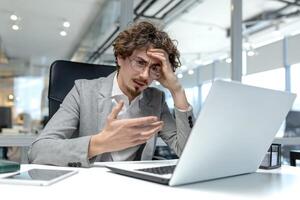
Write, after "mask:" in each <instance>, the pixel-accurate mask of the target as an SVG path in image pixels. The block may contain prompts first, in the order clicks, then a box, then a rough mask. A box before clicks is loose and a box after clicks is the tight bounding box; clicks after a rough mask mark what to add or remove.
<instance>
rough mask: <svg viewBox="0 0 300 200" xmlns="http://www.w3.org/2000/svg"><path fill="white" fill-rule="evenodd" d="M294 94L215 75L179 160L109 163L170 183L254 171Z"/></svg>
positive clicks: (122, 171) (134, 174) (127, 172)
mask: <svg viewBox="0 0 300 200" xmlns="http://www.w3.org/2000/svg"><path fill="white" fill-rule="evenodd" d="M295 98H296V95H295V94H291V93H288V92H283V91H275V90H270V89H264V88H259V87H254V86H248V85H244V84H241V83H239V82H233V81H231V82H228V81H222V80H216V81H214V83H213V84H212V87H211V90H210V92H209V94H208V96H207V98H206V101H205V103H204V105H203V107H202V110H201V112H200V114H199V116H198V118H197V120H196V122H195V124H194V127H193V129H192V131H191V133H190V136H189V139H188V141H187V143H186V145H185V148H184V150H183V152H182V155H181V157H180V159H179V160H171V161H168V160H167V161H165V163H164V161H162V162H158V163H157V162H155V161H153V163H152V162H151V161H150V162H147V163H144V164H138V163H127V162H121V163H120V162H119V163H117V164H114V163H111V164H110V165H107V167H108V168H109V169H110V170H111V171H112V172H115V173H118V174H122V175H126V176H131V177H135V178H139V179H144V180H148V181H152V182H156V183H161V184H166V185H169V186H176V185H182V184H188V183H194V182H199V181H207V180H212V179H218V178H223V177H229V176H235V175H241V174H248V173H253V172H255V171H256V170H257V169H258V167H259V166H260V163H261V162H262V160H263V158H264V156H265V154H266V152H267V150H268V148H269V147H270V145H271V143H272V141H273V139H274V137H275V134H276V133H277V131H278V130H279V128H280V126H281V124H282V122H283V121H284V119H285V117H286V115H287V113H288V111H289V110H290V109H291V107H292V104H293V102H294V100H295Z"/></svg>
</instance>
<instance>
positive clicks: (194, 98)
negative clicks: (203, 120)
mask: <svg viewBox="0 0 300 200" xmlns="http://www.w3.org/2000/svg"><path fill="white" fill-rule="evenodd" d="M184 90H185V94H186V97H187V100H188V102H189V103H190V104H191V105H192V107H193V111H194V114H195V115H196V114H197V111H198V108H199V106H200V105H199V102H200V99H199V95H198V93H199V92H198V87H197V86H195V87H192V88H184ZM165 95H166V102H167V104H168V106H169V108H170V109H171V110H172V109H174V101H173V98H172V95H171V94H170V92H165Z"/></svg>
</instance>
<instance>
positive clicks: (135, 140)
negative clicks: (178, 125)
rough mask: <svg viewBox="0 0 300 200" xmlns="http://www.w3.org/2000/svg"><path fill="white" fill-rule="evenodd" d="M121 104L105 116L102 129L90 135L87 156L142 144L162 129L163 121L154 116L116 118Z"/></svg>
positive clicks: (90, 156)
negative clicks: (105, 120) (105, 119)
mask: <svg viewBox="0 0 300 200" xmlns="http://www.w3.org/2000/svg"><path fill="white" fill-rule="evenodd" d="M123 105H124V103H123V102H122V101H121V102H119V103H118V104H117V105H116V106H115V107H114V108H113V110H112V112H111V113H110V114H109V116H108V117H107V122H106V125H105V127H104V129H103V130H102V131H101V132H100V133H98V134H96V135H93V136H92V137H91V141H90V146H89V155H88V156H89V158H92V157H94V156H96V155H98V154H102V153H105V152H113V151H119V150H123V149H126V148H129V147H132V146H136V145H139V144H143V143H145V142H147V140H148V139H150V138H151V137H152V136H153V135H154V134H155V133H157V132H158V131H160V130H161V129H162V127H163V121H158V118H157V117H156V116H148V117H140V118H133V119H117V116H118V114H119V112H120V111H121V110H122V107H123Z"/></svg>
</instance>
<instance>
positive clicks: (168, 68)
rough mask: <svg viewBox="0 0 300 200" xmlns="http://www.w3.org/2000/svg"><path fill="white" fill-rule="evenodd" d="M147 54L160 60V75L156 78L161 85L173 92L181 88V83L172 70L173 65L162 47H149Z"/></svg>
mask: <svg viewBox="0 0 300 200" xmlns="http://www.w3.org/2000/svg"><path fill="white" fill-rule="evenodd" d="M147 55H149V56H150V57H152V58H156V59H158V60H160V62H161V76H160V78H159V79H158V80H157V81H158V82H159V83H160V84H161V85H162V86H164V87H165V88H167V89H168V90H170V92H175V91H176V90H179V89H181V85H180V83H179V81H178V79H177V77H176V75H175V73H174V72H173V67H172V65H171V63H170V60H169V56H168V53H167V52H166V51H165V50H163V49H154V48H152V49H149V50H148V51H147Z"/></svg>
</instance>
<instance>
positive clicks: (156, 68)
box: [128, 58, 161, 79]
mask: <svg viewBox="0 0 300 200" xmlns="http://www.w3.org/2000/svg"><path fill="white" fill-rule="evenodd" d="M128 59H129V61H130V66H131V68H132V69H133V70H134V71H137V72H139V73H142V72H144V71H145V69H146V68H147V66H148V65H149V63H148V62H147V61H145V60H143V59H140V58H132V59H131V58H128ZM149 69H150V77H151V78H152V79H159V78H160V77H161V66H160V65H158V64H154V65H150V67H149Z"/></svg>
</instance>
